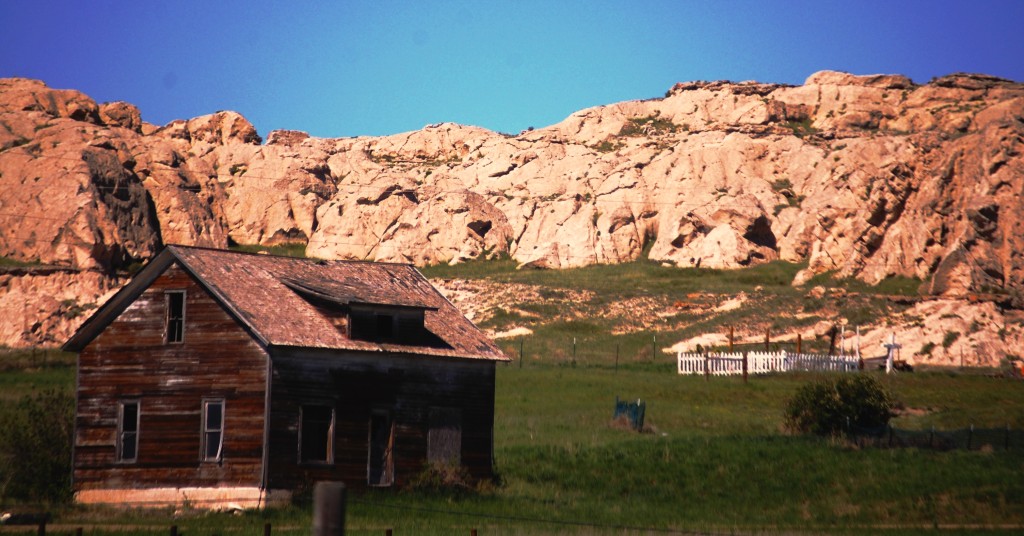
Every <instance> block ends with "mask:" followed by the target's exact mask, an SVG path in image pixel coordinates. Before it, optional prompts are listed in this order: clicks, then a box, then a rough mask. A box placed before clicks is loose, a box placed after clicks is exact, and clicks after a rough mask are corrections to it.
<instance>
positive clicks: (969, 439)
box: [967, 424, 974, 450]
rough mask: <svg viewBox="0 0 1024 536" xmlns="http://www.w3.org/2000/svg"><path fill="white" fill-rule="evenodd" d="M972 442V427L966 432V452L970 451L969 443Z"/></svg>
mask: <svg viewBox="0 0 1024 536" xmlns="http://www.w3.org/2000/svg"><path fill="white" fill-rule="evenodd" d="M973 440H974V425H973V424H972V425H971V429H970V430H968V431H967V450H971V442H972V441H973Z"/></svg>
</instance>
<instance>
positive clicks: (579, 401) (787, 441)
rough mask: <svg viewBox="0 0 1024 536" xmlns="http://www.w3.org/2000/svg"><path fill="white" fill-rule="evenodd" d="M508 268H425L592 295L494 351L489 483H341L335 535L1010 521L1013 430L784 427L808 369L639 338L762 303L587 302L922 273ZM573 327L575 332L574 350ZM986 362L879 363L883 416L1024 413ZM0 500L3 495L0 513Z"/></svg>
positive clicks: (14, 360) (958, 418) (1018, 476)
mask: <svg viewBox="0 0 1024 536" xmlns="http://www.w3.org/2000/svg"><path fill="white" fill-rule="evenodd" d="M514 268H515V267H514V265H513V264H512V263H510V261H500V260H499V261H489V262H481V263H469V264H467V265H462V266H461V267H432V268H427V269H424V272H425V273H426V274H427V275H428V276H429V277H441V278H451V277H460V278H470V279H487V280H490V281H497V282H508V283H525V284H531V285H541V286H542V287H544V288H545V289H546V291H547V292H549V293H551V295H555V296H557V293H558V292H560V291H561V290H563V289H577V290H579V289H584V290H591V291H593V292H594V293H595V296H597V297H596V298H595V300H594V301H593V302H590V303H583V304H569V303H567V304H565V306H566V307H572V308H575V310H576V311H577V312H578V313H579V314H578V315H577V316H576V317H574V318H571V319H561V320H556V321H553V322H543V321H539V320H533V321H532V323H531V324H530V325H531V327H532V328H533V330H534V333H533V335H530V336H528V337H526V338H524V339H523V341H522V342H523V344H524V347H525V350H524V355H525V358H524V360H523V362H522V364H520V362H519V361H518V351H519V345H518V344H519V341H518V340H514V341H506V342H504V343H503V345H504V347H505V348H506V350H507V351H509V353H510V354H512V355H515V356H516V360H515V361H513V362H511V363H509V364H503V365H499V366H498V376H497V392H496V394H495V397H496V416H495V433H494V444H495V467H496V470H497V471H498V473H499V474H500V477H501V481H500V483H499V484H497V485H495V486H486V487H483V488H482V489H480V490H479V491H478V492H476V493H465V492H463V493H456V492H451V493H436V492H433V493H432V492H425V491H409V490H384V491H380V490H378V491H374V492H371V493H360V494H353V495H351V496H350V501H349V504H348V531H347V533H348V534H357V535H364V534H366V535H369V534H378V535H382V534H384V531H385V529H388V528H392V529H394V534H395V535H402V534H417V535H449V534H467V535H468V534H469V533H470V530H471V529H474V528H475V529H478V534H480V535H487V534H503V535H519V534H524V535H525V534H566V535H569V534H571V535H584V534H587V535H589V534H600V535H604V534H608V535H612V534H616V535H618V534H696V533H700V534H705V533H713V534H763V533H784V534H818V533H832V534H875V533H886V534H916V533H926V532H927V533H932V532H935V531H936V529H943V530H945V531H948V532H951V533H974V532H985V533H990V532H1004V533H1021V531H1024V446H1022V447H1019V448H1016V447H1015V448H1014V449H1011V450H1009V451H1007V450H1005V449H1003V448H1002V447H1001V445H999V444H993V445H989V446H982V447H981V448H975V449H974V450H969V451H968V450H963V449H960V450H948V451H940V450H929V449H917V448H877V447H857V446H856V445H854V444H852V443H849V442H846V441H843V440H832V439H823V438H815V437H801V436H794V435H790V434H788V433H786V432H785V431H784V430H783V427H782V423H783V408H784V405H785V403H786V400H787V399H788V398H789V397H790V396H791V395H792V394H793V393H794V392H795V391H796V390H797V389H798V388H799V387H800V386H801V385H804V384H805V383H806V382H809V381H813V380H815V379H816V378H819V377H820V376H818V375H815V374H808V373H794V374H786V375H775V376H766V377H752V378H751V379H750V380H749V382H747V383H744V382H743V381H742V379H740V378H737V377H729V378H711V379H710V380H705V379H704V378H703V377H689V376H678V375H677V374H676V373H675V365H674V358H673V356H670V355H667V354H664V353H661V352H653V353H652V350H651V344H652V337H657V340H658V341H665V343H666V344H667V343H669V342H670V341H674V340H678V337H682V336H686V335H689V334H691V333H699V332H701V330H705V329H720V328H721V326H722V325H724V324H727V323H737V324H742V323H745V322H754V321H755V320H759V319H758V318H757V316H758V314H759V313H758V312H757V309H756V308H754V312H750V311H746V312H744V311H742V310H741V311H739V312H736V313H733V314H732V315H731V316H730V315H728V314H727V315H724V316H725V317H724V318H722V317H721V316H719V317H716V318H714V319H701V318H697V317H693V318H688V317H686V316H685V313H683V316H681V317H680V318H678V319H676V320H677V321H672V322H666V324H664V325H654V326H651V327H650V329H649V330H643V331H640V332H633V333H622V334H613V333H612V331H613V329H614V327H615V322H616V320H615V318H614V317H601V318H596V315H594V316H595V318H590V317H588V315H590V314H591V313H593V312H595V311H596V310H598V309H599V308H601V307H607V306H608V304H609V303H611V302H612V301H614V300H619V299H628V298H630V297H638V296H639V297H642V296H656V297H661V299H663V300H669V301H671V300H675V299H689V298H686V296H688V295H689V294H694V293H702V296H706V295H711V296H712V298H713V297H714V296H716V295H719V294H722V295H725V294H730V293H735V292H737V291H739V290H743V289H745V291H746V292H753V290H752V288H753V287H754V286H760V287H761V290H760V291H758V292H757V296H758V297H757V300H759V301H757V302H756V303H757V304H759V306H761V307H763V306H764V304H768V305H771V304H775V305H776V306H778V307H794V306H795V307H801V308H806V307H811V308H814V307H824V308H828V309H829V310H832V311H835V312H841V311H844V310H847V311H853V310H854V309H856V308H867V309H869V310H872V311H874V310H877V309H879V308H883V309H884V308H892V307H899V304H898V303H896V305H894V303H895V302H894V301H893V300H890V299H889V297H888V296H891V295H903V296H905V295H908V294H911V295H912V294H913V288H914V287H915V285H916V282H913V281H895V280H894V281H890V282H887V283H886V285H887V286H886V287H883V288H881V289H875V290H872V289H870V288H866V287H862V286H858V285H857V284H855V283H851V282H844V281H832V280H830V279H828V278H823V279H822V280H821V282H822V283H823V284H825V283H827V284H829V285H834V286H844V288H847V289H848V290H849V291H850V293H851V295H850V296H847V297H846V298H845V301H844V302H843V303H836V302H832V303H826V304H821V303H811V302H809V301H808V298H806V297H805V296H804V295H803V293H802V292H801V291H798V290H796V289H793V288H792V287H791V286H790V285H789V281H790V280H791V279H792V275H793V274H794V273H795V271H796V270H798V269H799V267H798V266H795V265H788V264H785V263H772V264H770V265H766V266H762V267H758V268H752V269H749V270H743V271H736V272H728V271H711V270H700V271H696V270H678V269H669V268H664V267H661V266H658V265H655V264H651V263H646V262H637V263H630V264H627V265H619V266H597V267H591V268H585V269H580V270H567V271H517V270H515V269H514ZM521 305H523V307H525V308H527V309H528V308H529V307H534V308H535V309H542V308H543V307H544V306H550V304H545V303H535V304H532V305H531V304H521ZM760 315H761V316H762V317H764V316H768V317H769V318H768V320H767V321H768V322H769V323H770V322H773V321H780V320H777V319H775V320H773V319H771V318H770V316H771V315H764V314H763V312H762V313H760ZM508 316H512V315H508ZM507 320H508V317H506V318H505V319H502V318H497V319H496V320H493V321H492V322H493V324H492V325H496V324H498V323H500V322H504V321H507ZM691 320H692V321H693V322H694V323H695V324H698V325H696V326H694V325H691V324H690V323H689V322H690V321H691ZM760 321H762V322H763V321H764V319H760ZM701 322H703V324H701ZM572 337H576V338H577V343H578V344H577V359H576V362H575V364H574V363H573V362H572V360H571V351H572V350H571V342H570V341H571V338H572ZM656 344H661V343H660V342H658V343H656ZM811 344H814V343H813V342H812V343H811ZM816 344H818V345H819V347H820V345H821V341H817V342H816ZM616 347H618V348H619V362H618V366H616V361H615V348H616ZM812 349H813V346H812ZM0 371H2V372H0V411H3V410H4V408H5V407H9V404H10V402H11V401H13V400H16V399H17V398H18V397H20V396H22V395H24V394H27V393H30V392H32V390H33V389H43V388H47V387H55V386H56V387H62V388H65V389H70V388H71V386H72V385H73V383H74V360H73V356H67V355H64V354H47V355H46V356H41V355H39V354H36V355H34V356H33V355H30V354H27V353H25V352H20V353H17V354H5V355H0ZM998 372H999V371H957V370H938V369H931V370H923V371H919V372H915V373H913V374H898V375H893V376H884V375H879V376H878V378H879V380H880V381H881V382H882V383H883V384H884V385H885V386H886V387H887V388H888V389H889V390H890V391H891V392H892V393H893V394H894V395H895V397H896V398H897V399H898V400H899V401H900V402H901V404H902V406H903V407H904V408H905V411H903V412H902V413H901V415H900V416H898V417H897V418H895V419H894V421H893V424H894V425H895V426H897V427H900V428H905V429H913V430H929V429H931V427H933V426H934V427H936V428H937V429H939V430H952V429H959V428H966V427H969V426H971V425H974V426H976V427H978V428H1000V427H1006V426H1009V427H1011V428H1012V429H1015V430H1021V429H1024V383H1022V382H1020V381H1019V380H1013V379H1009V378H1006V377H1003V376H1001V375H1000V374H998ZM869 374H879V373H877V372H869ZM616 397H620V398H622V399H626V400H634V399H638V398H639V399H642V400H644V401H645V403H646V408H647V410H646V415H647V424H648V426H649V428H650V430H649V431H648V432H647V433H637V432H633V431H630V430H626V429H623V428H622V427H619V426H615V425H614V423H613V422H612V411H613V408H614V402H615V399H616ZM7 506H9V505H4V504H3V502H2V501H0V510H2V509H3V508H4V507H7ZM56 512H57V518H56V520H55V523H56V524H55V525H54V526H53V528H51V529H50V532H51V533H53V532H61V531H64V532H67V533H70V532H72V531H73V530H74V528H75V527H77V526H83V527H85V533H86V534H96V535H98V534H119V535H128V534H153V535H156V534H167V530H168V527H169V526H170V525H172V524H175V525H177V526H178V527H179V534H183V535H184V536H191V535H196V536H198V535H201V534H202V535H207V534H209V535H226V534H262V529H263V525H264V523H271V524H272V525H273V534H308V533H309V531H310V509H309V507H308V506H295V507H291V508H285V509H278V510H271V511H266V512H252V513H247V514H245V515H241V516H232V515H229V514H202V513H199V512H185V513H184V514H183V515H179V516H174V515H172V512H171V511H169V510H159V511H149V512H122V511H115V510H109V509H95V508H81V507H64V508H62V509H58V510H56ZM7 530H9V529H7V528H0V532H3V531H7Z"/></svg>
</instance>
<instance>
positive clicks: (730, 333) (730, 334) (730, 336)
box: [729, 326, 733, 354]
mask: <svg viewBox="0 0 1024 536" xmlns="http://www.w3.org/2000/svg"><path fill="white" fill-rule="evenodd" d="M732 329H733V327H732V326H729V353H730V354H731V353H732Z"/></svg>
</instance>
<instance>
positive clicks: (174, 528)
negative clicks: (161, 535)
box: [171, 525, 178, 536]
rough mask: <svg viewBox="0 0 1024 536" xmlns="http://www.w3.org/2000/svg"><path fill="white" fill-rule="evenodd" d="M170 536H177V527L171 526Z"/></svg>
mask: <svg viewBox="0 0 1024 536" xmlns="http://www.w3.org/2000/svg"><path fill="white" fill-rule="evenodd" d="M171 536H178V526H177V525H171Z"/></svg>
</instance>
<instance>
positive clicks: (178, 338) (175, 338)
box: [164, 289, 188, 344]
mask: <svg viewBox="0 0 1024 536" xmlns="http://www.w3.org/2000/svg"><path fill="white" fill-rule="evenodd" d="M172 296H175V297H176V296H181V316H180V317H175V316H171V315H172V307H171V300H172V299H173V298H172ZM187 297H188V296H187V293H186V291H185V289H179V290H165V291H164V344H183V343H184V342H185V308H186V307H185V302H186V301H187V299H186V298H187ZM172 323H175V325H176V326H177V330H174V331H172V329H171V326H172Z"/></svg>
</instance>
